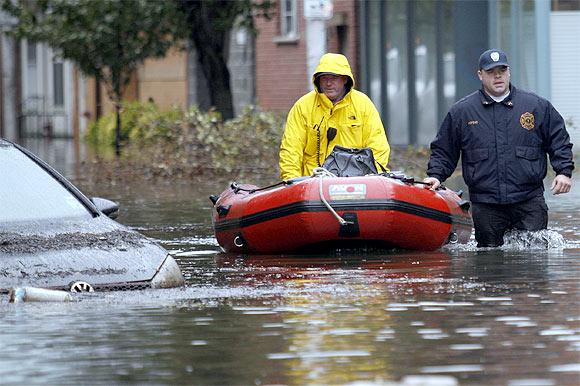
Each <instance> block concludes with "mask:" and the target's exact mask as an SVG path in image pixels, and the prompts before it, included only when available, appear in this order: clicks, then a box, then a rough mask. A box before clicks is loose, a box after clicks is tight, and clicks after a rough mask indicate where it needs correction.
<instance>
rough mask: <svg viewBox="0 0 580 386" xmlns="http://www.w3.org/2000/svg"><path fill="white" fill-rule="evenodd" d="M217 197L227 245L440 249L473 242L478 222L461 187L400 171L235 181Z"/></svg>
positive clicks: (249, 249) (216, 222)
mask: <svg viewBox="0 0 580 386" xmlns="http://www.w3.org/2000/svg"><path fill="white" fill-rule="evenodd" d="M210 199H211V200H212V202H213V203H214V209H213V211H212V219H213V226H214V231H215V236H216V238H217V241H218V243H219V245H220V246H221V247H222V248H223V249H224V250H225V251H226V252H240V253H260V254H261V253H284V252H292V251H300V252H305V253H308V252H310V251H317V250H319V249H320V248H323V249H325V248H349V247H357V248H358V247H360V246H361V245H364V246H373V247H380V248H393V247H394V248H402V249H411V250H435V249H437V248H439V247H441V246H442V245H444V244H445V243H448V242H453V243H454V242H459V243H466V242H467V241H468V240H469V238H470V235H471V227H472V221H471V217H470V214H469V202H468V201H464V200H462V199H461V197H460V196H459V195H458V194H457V193H455V192H453V191H452V190H449V189H445V188H442V189H439V190H437V191H432V190H429V189H426V188H425V186H424V185H422V184H420V183H415V182H414V181H413V179H412V178H408V177H405V176H401V175H395V174H393V173H387V174H381V175H369V176H364V177H330V176H324V175H320V176H313V177H302V178H297V179H294V180H289V181H284V182H281V183H279V184H278V185H276V186H272V187H266V188H258V187H256V186H253V185H238V184H236V183H232V184H231V186H230V188H229V189H227V190H225V191H224V192H223V193H222V194H221V195H219V196H212V197H210Z"/></svg>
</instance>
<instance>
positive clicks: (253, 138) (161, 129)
mask: <svg viewBox="0 0 580 386" xmlns="http://www.w3.org/2000/svg"><path fill="white" fill-rule="evenodd" d="M121 119H122V121H123V129H122V134H123V135H122V137H123V140H124V141H125V142H126V151H125V160H126V161H127V162H129V163H131V167H132V168H135V169H136V170H141V172H142V174H144V175H148V176H164V177H171V176H183V175H189V176H192V175H199V174H207V173H213V174H228V175H232V174H235V175H244V174H246V173H251V172H253V171H256V170H271V172H272V173H271V174H272V175H273V176H277V174H278V169H277V167H278V148H279V145H280V140H281V137H282V132H283V126H284V122H283V118H282V117H281V116H277V115H275V114H273V113H265V112H261V111H258V110H257V109H256V108H255V107H252V106H249V107H247V108H246V109H245V110H244V111H243V112H242V114H240V115H239V116H238V117H236V118H234V119H232V120H228V121H223V120H222V119H221V115H220V114H219V113H218V112H215V111H209V112H202V111H200V110H199V108H197V107H195V106H194V107H192V108H190V109H189V110H187V111H183V110H181V109H178V108H175V109H172V110H170V111H160V110H159V109H158V107H157V106H156V105H155V104H153V103H139V102H134V103H129V104H126V105H125V106H124V107H123V109H122V112H121ZM114 126H115V115H114V114H109V115H106V116H104V117H102V118H101V119H99V120H98V121H97V122H95V123H93V124H92V125H91V126H90V128H89V130H88V133H87V141H88V142H90V143H92V144H95V145H98V146H100V147H101V152H102V148H103V147H105V148H107V147H108V148H111V147H112V146H113V144H114V140H115V138H114Z"/></svg>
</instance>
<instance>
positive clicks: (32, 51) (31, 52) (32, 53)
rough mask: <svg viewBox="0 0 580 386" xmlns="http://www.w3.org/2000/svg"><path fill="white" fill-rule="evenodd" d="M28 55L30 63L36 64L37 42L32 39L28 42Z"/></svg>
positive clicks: (31, 64) (30, 64)
mask: <svg viewBox="0 0 580 386" xmlns="http://www.w3.org/2000/svg"><path fill="white" fill-rule="evenodd" d="M26 56H27V57H28V65H29V66H36V43H35V42H31V41H30V40H29V41H27V42H26Z"/></svg>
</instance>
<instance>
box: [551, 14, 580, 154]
mask: <svg viewBox="0 0 580 386" xmlns="http://www.w3.org/2000/svg"><path fill="white" fill-rule="evenodd" d="M550 36H551V43H552V44H551V46H552V49H551V53H550V59H551V67H552V71H551V83H552V104H553V105H554V107H555V108H556V109H557V110H558V111H559V112H560V114H562V116H563V117H564V119H566V120H567V123H568V125H567V128H568V132H569V133H570V137H571V140H572V143H574V144H575V146H574V151H575V152H578V148H579V147H580V146H579V145H580V65H579V64H578V63H580V40H579V39H578V37H579V36H580V11H560V12H552V14H551V33H550Z"/></svg>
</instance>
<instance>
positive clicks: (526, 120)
mask: <svg viewBox="0 0 580 386" xmlns="http://www.w3.org/2000/svg"><path fill="white" fill-rule="evenodd" d="M520 125H522V127H523V128H524V129H526V130H532V129H533V128H534V126H535V120H534V115H533V114H532V113H530V112H527V111H526V112H525V113H523V114H522V115H521V116H520Z"/></svg>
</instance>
